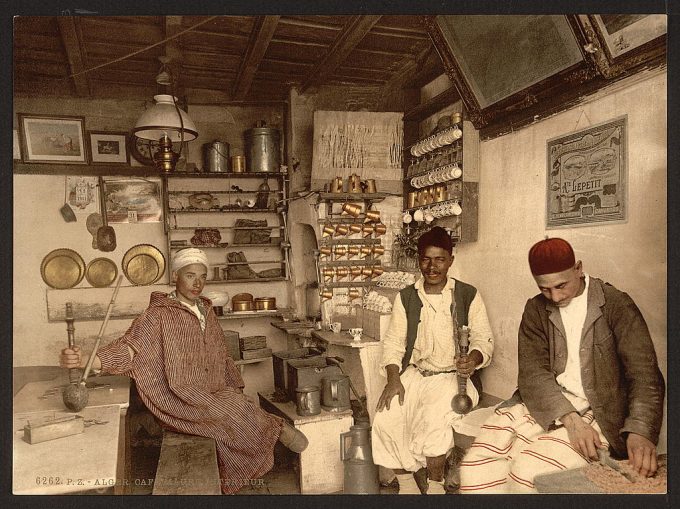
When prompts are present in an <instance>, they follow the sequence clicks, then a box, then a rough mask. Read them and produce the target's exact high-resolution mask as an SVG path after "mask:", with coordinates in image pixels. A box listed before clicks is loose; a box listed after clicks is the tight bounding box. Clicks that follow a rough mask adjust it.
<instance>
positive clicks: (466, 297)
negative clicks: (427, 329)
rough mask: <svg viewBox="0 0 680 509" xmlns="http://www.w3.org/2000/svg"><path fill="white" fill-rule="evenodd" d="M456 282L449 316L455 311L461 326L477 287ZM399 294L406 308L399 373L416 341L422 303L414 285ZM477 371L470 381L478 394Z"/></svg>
mask: <svg viewBox="0 0 680 509" xmlns="http://www.w3.org/2000/svg"><path fill="white" fill-rule="evenodd" d="M454 280H455V282H456V285H455V287H454V288H453V291H452V293H453V298H452V299H451V316H453V314H454V310H455V313H456V318H457V321H458V326H459V327H460V326H463V325H467V324H468V312H469V311H470V304H471V303H472V301H473V299H474V298H475V295H477V289H476V288H475V287H474V286H472V285H469V284H467V283H464V282H462V281H459V280H457V279H454ZM399 295H400V296H401V303H402V304H403V306H404V309H405V310H406V352H405V353H404V357H403V359H402V361H401V373H403V372H404V370H405V369H406V368H407V367H408V365H409V362H410V361H411V355H412V354H413V345H415V342H416V336H417V335H418V324H419V323H420V310H421V309H422V308H423V303H422V301H421V300H420V297H418V290H416V287H415V285H409V286H407V287H406V288H404V289H403V290H401V291H400V292H399ZM454 306H455V307H454ZM456 351H458V346H457V345H456ZM479 371H480V370H476V371H475V372H474V374H473V375H472V377H471V378H472V383H473V384H474V385H475V387H476V388H477V391H478V392H479V394H480V395H481V394H482V381H481V379H480V377H479Z"/></svg>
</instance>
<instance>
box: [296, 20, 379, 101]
mask: <svg viewBox="0 0 680 509" xmlns="http://www.w3.org/2000/svg"><path fill="white" fill-rule="evenodd" d="M378 20H380V16H352V17H351V19H350V20H349V21H348V22H347V24H346V25H345V26H344V28H343V29H342V32H340V34H339V35H338V37H337V38H336V39H335V41H334V42H333V44H332V45H331V47H330V48H329V50H328V53H327V54H326V55H325V56H324V57H323V58H322V59H320V60H319V62H317V64H316V65H315V66H314V68H313V69H312V71H311V72H310V74H309V76H308V77H307V79H306V80H305V82H304V83H303V84H302V86H301V87H300V93H301V94H303V93H304V92H305V91H306V90H308V89H309V88H310V87H311V86H313V85H317V84H319V83H320V81H321V80H322V79H323V78H324V77H326V76H331V75H332V74H333V72H334V71H335V69H337V68H338V66H339V65H340V64H342V63H343V62H344V61H345V60H346V59H347V57H348V56H349V54H350V53H351V52H352V50H353V49H354V48H355V47H356V46H357V44H359V43H360V42H361V40H362V39H363V38H364V37H365V36H366V34H367V33H368V32H369V31H370V30H371V28H373V26H374V25H375V24H376V23H377V22H378Z"/></svg>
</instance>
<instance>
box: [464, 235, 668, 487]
mask: <svg viewBox="0 0 680 509" xmlns="http://www.w3.org/2000/svg"><path fill="white" fill-rule="evenodd" d="M529 267H530V268H531V273H532V275H533V277H534V280H535V281H536V284H537V285H538V288H539V290H540V292H541V293H540V294H538V295H537V296H535V297H533V298H532V299H529V301H528V302H527V304H526V306H525V308H524V314H523V315H522V322H521V324H520V329H519V338H518V359H519V374H518V389H517V391H516V392H515V394H514V395H513V397H512V398H511V399H510V400H508V401H506V402H504V403H502V404H501V405H499V406H498V407H497V408H496V410H495V415H494V416H493V417H491V418H490V419H489V420H488V421H487V422H486V423H485V424H484V425H483V426H482V431H481V433H480V434H479V435H478V436H477V438H476V439H475V442H474V443H473V444H472V446H471V447H470V450H469V452H468V453H467V455H466V456H465V458H464V459H463V461H462V462H461V468H460V478H461V487H460V492H461V493H536V488H535V486H534V478H535V477H536V476H537V475H542V474H548V473H552V472H558V471H562V470H566V469H571V468H578V467H582V466H585V465H586V464H587V463H588V462H590V461H593V460H597V459H598V450H603V451H608V452H609V453H611V455H612V457H614V458H615V459H621V458H628V463H629V465H630V466H631V468H632V469H634V470H635V471H637V472H638V474H640V475H642V476H651V475H653V474H654V473H655V472H656V469H657V459H656V444H657V442H658V438H659V430H660V428H661V421H662V418H663V400H664V389H665V384H664V380H663V377H662V375H661V372H660V371H659V368H658V364H657V360H656V354H655V352H654V345H653V344H652V339H651V337H650V334H649V330H648V329H647V324H646V323H645V320H644V318H643V317H642V314H641V313H640V310H639V309H638V307H637V306H636V305H635V303H634V302H633V300H632V299H631V298H630V297H629V296H628V294H626V293H624V292H622V291H620V290H617V289H616V288H614V287H613V286H612V285H610V284H609V283H605V282H603V281H602V280H600V279H597V278H595V277H592V276H589V275H588V274H586V273H584V272H583V264H582V262H581V261H580V260H579V261H576V257H575V256H574V251H573V249H572V247H571V246H570V245H569V243H568V242H567V241H565V240H563V239H558V238H552V239H545V240H542V241H540V242H537V243H536V244H534V246H533V247H532V248H531V249H530V250H529Z"/></svg>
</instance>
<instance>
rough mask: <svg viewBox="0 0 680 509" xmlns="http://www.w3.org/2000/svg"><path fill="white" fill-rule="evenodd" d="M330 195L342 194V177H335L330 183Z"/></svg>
mask: <svg viewBox="0 0 680 509" xmlns="http://www.w3.org/2000/svg"><path fill="white" fill-rule="evenodd" d="M331 193H342V177H335V178H334V179H333V180H332V181H331Z"/></svg>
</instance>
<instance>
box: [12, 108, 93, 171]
mask: <svg viewBox="0 0 680 509" xmlns="http://www.w3.org/2000/svg"><path fill="white" fill-rule="evenodd" d="M18 116H19V134H20V141H21V156H22V160H23V161H24V162H27V163H60V164H63V163H70V164H87V149H86V147H85V127H84V124H85V119H84V118H83V117H72V116H57V115H27V114H22V113H19V115H18Z"/></svg>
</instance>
